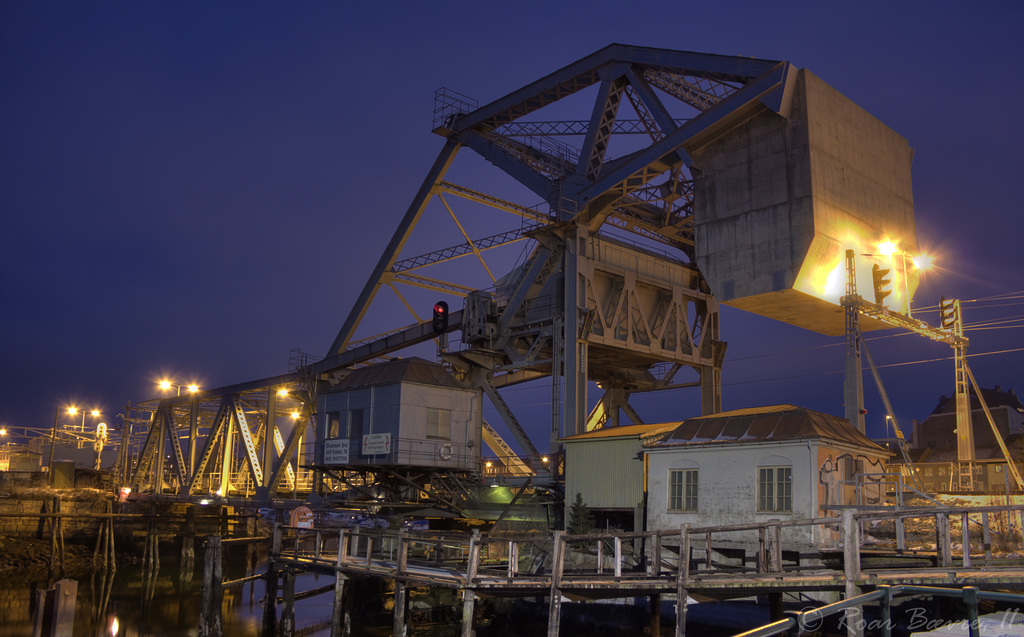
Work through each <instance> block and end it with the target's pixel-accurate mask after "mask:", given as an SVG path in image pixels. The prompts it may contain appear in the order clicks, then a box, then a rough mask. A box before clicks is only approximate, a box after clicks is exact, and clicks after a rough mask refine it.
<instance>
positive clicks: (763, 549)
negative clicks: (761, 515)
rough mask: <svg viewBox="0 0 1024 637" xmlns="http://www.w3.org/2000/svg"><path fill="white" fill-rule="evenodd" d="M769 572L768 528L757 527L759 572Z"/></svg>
mask: <svg viewBox="0 0 1024 637" xmlns="http://www.w3.org/2000/svg"><path fill="white" fill-rule="evenodd" d="M744 566H745V565H744ZM768 570H769V567H768V527H767V526H764V525H762V526H759V527H757V572H758V573H767V572H768Z"/></svg>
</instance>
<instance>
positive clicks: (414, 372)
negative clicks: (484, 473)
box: [316, 357, 482, 471]
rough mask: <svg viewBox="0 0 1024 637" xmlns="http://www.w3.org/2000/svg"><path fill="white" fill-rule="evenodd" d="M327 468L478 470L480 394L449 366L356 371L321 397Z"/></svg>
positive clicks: (322, 454)
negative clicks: (446, 367) (381, 467)
mask: <svg viewBox="0 0 1024 637" xmlns="http://www.w3.org/2000/svg"><path fill="white" fill-rule="evenodd" d="M319 413H320V414H321V416H320V417H321V421H320V423H318V427H319V431H320V436H318V439H319V440H322V441H323V442H322V444H321V445H319V446H318V449H317V452H316V453H317V461H318V464H322V465H324V466H327V467H356V468H358V467H369V466H374V465H378V466H379V465H386V466H396V465H400V466H418V467H438V468H444V469H453V470H467V471H479V470H480V467H479V464H480V444H481V423H482V420H481V395H480V392H479V391H477V390H473V389H467V388H466V387H464V386H463V385H461V384H460V383H459V382H458V381H457V380H456V379H455V378H454V377H453V376H452V375H451V374H450V373H449V372H448V370H446V369H445V368H444V367H443V366H442V365H439V364H437V363H432V362H429V361H426V360H423V359H421V358H416V357H413V358H403V359H400V360H395V361H389V362H386V363H380V364H377V365H371V366H367V367H361V368H358V369H355V370H352V371H351V372H350V373H349V374H348V375H347V376H345V377H344V378H343V379H341V380H340V382H338V383H337V384H336V385H335V386H334V387H332V388H331V389H330V390H328V391H325V392H322V393H321V395H320V398H319Z"/></svg>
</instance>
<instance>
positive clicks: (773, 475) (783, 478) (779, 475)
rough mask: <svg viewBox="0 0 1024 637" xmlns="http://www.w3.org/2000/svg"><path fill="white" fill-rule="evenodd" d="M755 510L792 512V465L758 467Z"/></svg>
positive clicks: (762, 511)
mask: <svg viewBox="0 0 1024 637" xmlns="http://www.w3.org/2000/svg"><path fill="white" fill-rule="evenodd" d="M757 510H758V511H759V512H761V513H792V512H793V468H792V467H758V469H757Z"/></svg>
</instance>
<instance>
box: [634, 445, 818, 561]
mask: <svg viewBox="0 0 1024 637" xmlns="http://www.w3.org/2000/svg"><path fill="white" fill-rule="evenodd" d="M816 445H817V443H815V442H808V441H796V442H787V443H774V444H756V445H743V444H725V445H707V446H692V447H686V448H683V447H667V448H665V449H656V450H650V451H649V452H648V474H647V489H648V499H647V525H648V528H650V529H678V528H680V527H681V526H682V525H683V524H685V523H689V524H690V525H691V526H720V525H730V524H749V523H751V522H767V521H769V520H776V519H782V520H789V519H800V518H810V517H814V516H815V513H816V511H817V507H818V489H817V481H818V464H817V458H818V454H817V449H816ZM782 465H788V466H790V467H792V470H793V494H792V496H793V510H792V512H790V513H778V512H772V513H758V512H757V474H758V468H759V467H768V466H782ZM673 468H695V469H697V471H698V474H697V475H698V483H699V486H698V490H697V511H696V512H670V511H669V510H668V477H669V470H670V469H673ZM785 532H786V533H785V535H786V536H787V537H785V538H784V540H787V539H788V540H789V541H791V542H793V541H799V542H804V543H810V539H811V538H810V536H809V534H808V533H807V531H806V530H804V529H802V528H792V529H789V528H787V529H785ZM751 537H752V538H755V539H756V537H755V536H753V535H752V536H751Z"/></svg>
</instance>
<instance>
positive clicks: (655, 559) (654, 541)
mask: <svg viewBox="0 0 1024 637" xmlns="http://www.w3.org/2000/svg"><path fill="white" fill-rule="evenodd" d="M648 572H649V573H650V574H651V575H652V576H653V577H657V576H658V575H659V574H660V573H661V534H660V533H658V532H657V531H654V532H653V533H651V565H650V567H649V568H648Z"/></svg>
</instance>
